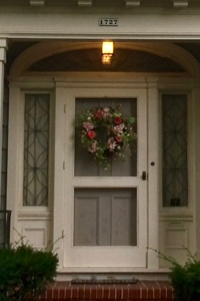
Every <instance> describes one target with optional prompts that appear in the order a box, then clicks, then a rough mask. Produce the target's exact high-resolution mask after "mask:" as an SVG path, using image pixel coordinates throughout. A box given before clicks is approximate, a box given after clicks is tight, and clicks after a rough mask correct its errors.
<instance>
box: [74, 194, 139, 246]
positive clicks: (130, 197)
mask: <svg viewBox="0 0 200 301" xmlns="http://www.w3.org/2000/svg"><path fill="white" fill-rule="evenodd" d="M136 194H137V192H136V188H134V189H118V188H116V189H96V188H95V189H84V188H83V189H75V200H74V245H75V246H136V245H137V200H136Z"/></svg>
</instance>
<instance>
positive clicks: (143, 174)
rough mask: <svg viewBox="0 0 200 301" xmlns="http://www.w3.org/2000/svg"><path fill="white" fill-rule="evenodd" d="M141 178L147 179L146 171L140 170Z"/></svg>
mask: <svg viewBox="0 0 200 301" xmlns="http://www.w3.org/2000/svg"><path fill="white" fill-rule="evenodd" d="M141 179H142V180H143V181H146V180H147V172H146V171H143V172H142V176H141Z"/></svg>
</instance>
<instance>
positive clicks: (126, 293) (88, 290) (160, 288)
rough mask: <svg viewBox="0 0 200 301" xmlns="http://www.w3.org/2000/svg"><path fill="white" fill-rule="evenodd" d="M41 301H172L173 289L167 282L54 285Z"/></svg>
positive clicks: (57, 283) (67, 283) (48, 289)
mask: <svg viewBox="0 0 200 301" xmlns="http://www.w3.org/2000/svg"><path fill="white" fill-rule="evenodd" d="M39 300H40V301H47V300H48V301H56V300H73V301H80V300H81V301H84V300H88V301H102V300H110V301H115V300H135V301H154V300H156V301H172V300H174V297H173V288H172V286H171V284H170V283H169V282H167V281H137V283H136V284H71V282H55V283H52V284H51V285H50V286H49V287H48V288H47V289H46V292H45V293H44V295H42V296H41V297H40V299H39Z"/></svg>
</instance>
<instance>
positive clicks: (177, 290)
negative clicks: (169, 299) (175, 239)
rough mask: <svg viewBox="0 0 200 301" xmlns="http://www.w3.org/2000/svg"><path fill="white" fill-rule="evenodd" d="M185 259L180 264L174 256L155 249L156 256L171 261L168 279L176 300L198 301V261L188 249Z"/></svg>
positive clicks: (199, 296)
mask: <svg viewBox="0 0 200 301" xmlns="http://www.w3.org/2000/svg"><path fill="white" fill-rule="evenodd" d="M186 251H187V261H186V263H185V264H184V265H183V266H182V265H180V264H179V263H178V262H177V261H176V260H175V259H174V258H172V257H170V256H165V255H164V254H162V253H160V252H159V251H156V252H157V253H158V256H159V257H160V258H162V259H164V260H166V261H168V262H170V263H171V268H170V269H171V272H170V275H169V277H170V279H171V283H172V286H173V288H174V296H175V300H177V301H200V261H199V260H196V258H195V256H193V255H192V254H191V253H190V252H189V250H188V249H186Z"/></svg>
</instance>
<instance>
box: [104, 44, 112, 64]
mask: <svg viewBox="0 0 200 301" xmlns="http://www.w3.org/2000/svg"><path fill="white" fill-rule="evenodd" d="M113 52H114V45H113V42H111V41H104V42H103V43H102V57H101V61H102V63H103V64H104V65H110V64H111V59H112V56H113Z"/></svg>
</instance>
